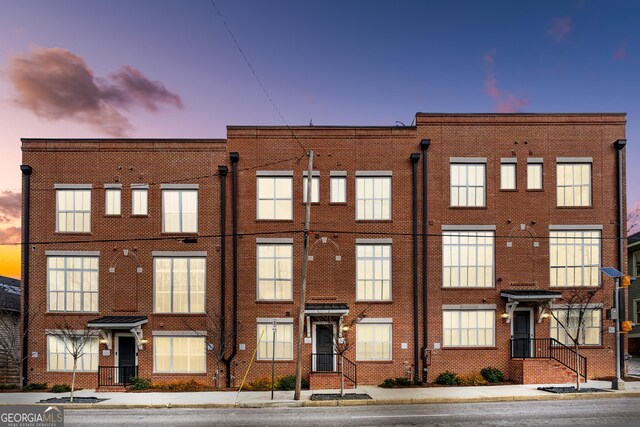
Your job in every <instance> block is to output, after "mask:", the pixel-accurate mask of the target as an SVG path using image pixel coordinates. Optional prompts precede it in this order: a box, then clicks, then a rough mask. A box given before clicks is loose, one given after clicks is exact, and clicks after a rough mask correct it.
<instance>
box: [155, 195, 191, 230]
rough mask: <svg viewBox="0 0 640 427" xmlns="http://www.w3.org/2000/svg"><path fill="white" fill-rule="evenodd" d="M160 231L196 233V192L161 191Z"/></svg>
mask: <svg viewBox="0 0 640 427" xmlns="http://www.w3.org/2000/svg"><path fill="white" fill-rule="evenodd" d="M162 231H163V232H164V233H197V232H198V190H162Z"/></svg>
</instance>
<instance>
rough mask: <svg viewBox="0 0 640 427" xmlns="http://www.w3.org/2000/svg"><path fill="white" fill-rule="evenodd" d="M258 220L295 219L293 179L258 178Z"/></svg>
mask: <svg viewBox="0 0 640 427" xmlns="http://www.w3.org/2000/svg"><path fill="white" fill-rule="evenodd" d="M257 192H258V212H257V218H258V219H271V220H286V219H293V178H292V177H290V176H258V182H257Z"/></svg>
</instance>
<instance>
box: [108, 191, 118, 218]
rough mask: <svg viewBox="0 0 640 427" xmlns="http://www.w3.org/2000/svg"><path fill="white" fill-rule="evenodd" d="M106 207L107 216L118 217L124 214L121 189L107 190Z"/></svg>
mask: <svg viewBox="0 0 640 427" xmlns="http://www.w3.org/2000/svg"><path fill="white" fill-rule="evenodd" d="M105 196H106V207H105V215H112V216H117V215H121V214H122V192H121V191H120V189H119V188H108V189H106V190H105Z"/></svg>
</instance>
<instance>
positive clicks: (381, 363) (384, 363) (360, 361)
mask: <svg viewBox="0 0 640 427" xmlns="http://www.w3.org/2000/svg"><path fill="white" fill-rule="evenodd" d="M356 362H358V363H375V364H376V365H391V364H393V360H359V359H356Z"/></svg>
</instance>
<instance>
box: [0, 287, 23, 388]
mask: <svg viewBox="0 0 640 427" xmlns="http://www.w3.org/2000/svg"><path fill="white" fill-rule="evenodd" d="M20 320H21V319H20V281H19V280H16V279H12V278H10V277H5V276H0V384H3V383H9V384H19V382H20V378H19V377H20V373H19V372H20V371H19V366H18V365H17V363H16V362H18V361H19V360H20V356H19V355H20V351H21V346H20V344H21V340H20Z"/></svg>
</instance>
